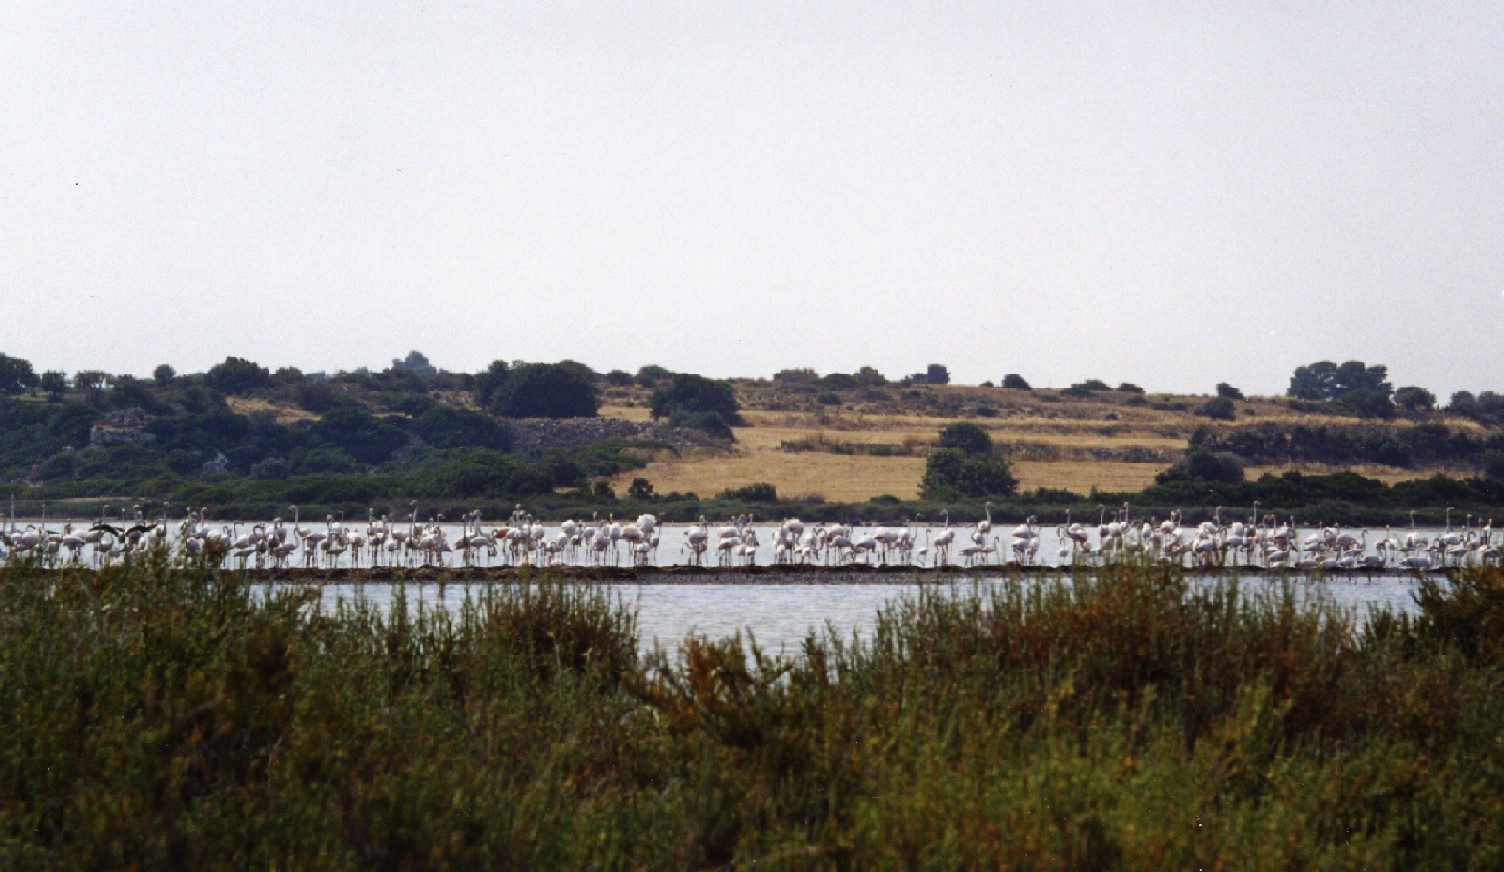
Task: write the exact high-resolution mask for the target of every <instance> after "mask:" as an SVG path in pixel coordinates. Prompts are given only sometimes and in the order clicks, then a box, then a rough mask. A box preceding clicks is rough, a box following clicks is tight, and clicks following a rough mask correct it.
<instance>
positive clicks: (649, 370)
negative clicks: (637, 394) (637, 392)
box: [637, 363, 674, 388]
mask: <svg viewBox="0 0 1504 872" xmlns="http://www.w3.org/2000/svg"><path fill="white" fill-rule="evenodd" d="M673 377H674V373H673V370H669V369H664V368H663V367H661V366H658V365H657V364H655V363H650V364H648V365H647V366H644V367H642V368H641V369H639V370H637V383H638V384H639V385H641V386H642V387H645V388H652V387H657V386H658V383H659V382H664V381H668V380H669V379H671V378H673Z"/></svg>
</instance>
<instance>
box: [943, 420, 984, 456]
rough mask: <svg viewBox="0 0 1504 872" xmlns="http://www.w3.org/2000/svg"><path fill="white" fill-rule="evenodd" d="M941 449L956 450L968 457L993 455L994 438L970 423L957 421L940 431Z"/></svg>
mask: <svg viewBox="0 0 1504 872" xmlns="http://www.w3.org/2000/svg"><path fill="white" fill-rule="evenodd" d="M940 447H941V448H954V449H956V450H957V451H960V452H962V453H963V454H967V455H986V454H991V453H992V437H991V436H989V435H987V431H986V430H983V429H982V428H981V427H979V426H977V425H976V424H973V423H971V422H970V421H957V422H956V423H954V424H951V425H949V426H947V427H946V428H945V429H943V430H941V431H940Z"/></svg>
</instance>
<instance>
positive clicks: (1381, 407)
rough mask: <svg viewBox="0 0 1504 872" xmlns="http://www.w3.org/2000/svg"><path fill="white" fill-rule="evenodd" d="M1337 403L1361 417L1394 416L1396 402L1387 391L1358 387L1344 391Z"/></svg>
mask: <svg viewBox="0 0 1504 872" xmlns="http://www.w3.org/2000/svg"><path fill="white" fill-rule="evenodd" d="M1337 403H1338V404H1339V405H1341V406H1342V407H1343V408H1344V409H1347V410H1348V411H1349V412H1351V413H1352V414H1354V415H1356V416H1358V417H1359V418H1393V417H1394V403H1393V402H1392V401H1390V399H1389V394H1388V393H1387V392H1385V391H1376V390H1372V389H1369V388H1357V389H1356V390H1351V391H1346V392H1344V393H1343V394H1342V396H1340V397H1338V398H1337Z"/></svg>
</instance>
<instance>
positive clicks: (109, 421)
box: [89, 408, 157, 447]
mask: <svg viewBox="0 0 1504 872" xmlns="http://www.w3.org/2000/svg"><path fill="white" fill-rule="evenodd" d="M150 420H151V416H149V415H147V414H146V411H145V410H144V409H140V408H134V409H122V410H121V411H118V412H111V413H109V414H108V415H105V416H104V417H103V418H100V419H99V420H98V421H95V422H94V426H92V427H90V428H89V444H90V445H98V446H101V447H103V446H109V445H146V444H149V443H152V442H155V441H157V434H155V433H148V432H147V431H146V422H147V421H150Z"/></svg>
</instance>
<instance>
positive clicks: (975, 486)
mask: <svg viewBox="0 0 1504 872" xmlns="http://www.w3.org/2000/svg"><path fill="white" fill-rule="evenodd" d="M1017 490H1018V479H1016V478H1014V477H1013V469H1012V468H1011V467H1010V466H1009V465H1008V462H1007V461H1006V460H1003V459H1002V458H999V457H992V456H990V455H974V454H967V453H966V452H964V451H962V450H960V449H958V448H937V449H935V450H934V451H931V452H930V456H929V457H928V458H926V459H925V462H924V478H922V479H920V482H919V493H920V496H922V497H924V498H925V499H927V500H948V499H958V498H967V499H986V498H989V497H1005V496H1008V495H1010V494H1012V493H1014V492H1015V491H1017Z"/></svg>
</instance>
